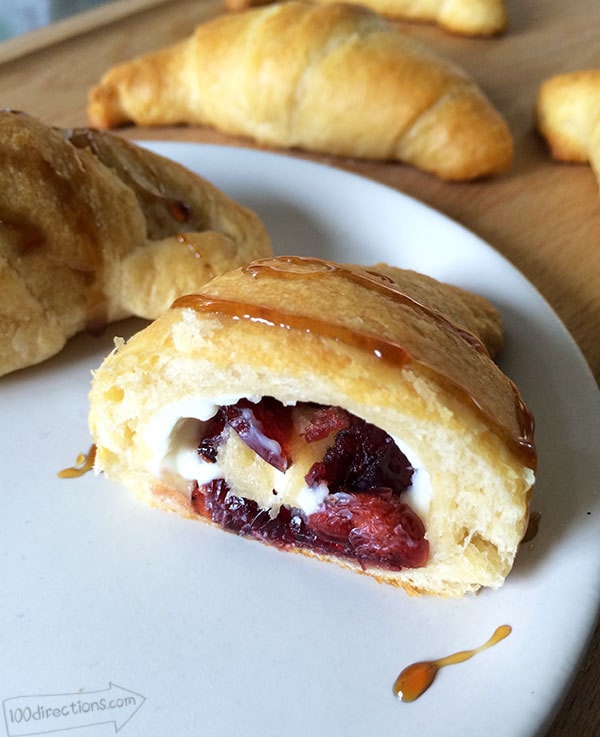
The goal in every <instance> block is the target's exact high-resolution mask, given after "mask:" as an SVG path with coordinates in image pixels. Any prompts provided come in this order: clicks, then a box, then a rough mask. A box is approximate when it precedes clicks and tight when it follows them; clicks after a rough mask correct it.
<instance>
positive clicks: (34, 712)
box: [2, 682, 146, 737]
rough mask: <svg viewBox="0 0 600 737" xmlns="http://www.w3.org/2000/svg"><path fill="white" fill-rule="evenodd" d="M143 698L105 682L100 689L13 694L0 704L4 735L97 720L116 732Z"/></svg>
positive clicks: (83, 724)
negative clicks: (0, 705) (106, 685)
mask: <svg viewBox="0 0 600 737" xmlns="http://www.w3.org/2000/svg"><path fill="white" fill-rule="evenodd" d="M145 700H146V699H145V697H144V696H142V695H141V694H138V693H135V692H134V691H130V690H129V689H126V688H122V687H121V686H117V685H116V684H114V683H110V682H109V684H108V688H106V689H104V690H102V691H88V692H78V693H70V694H46V695H43V696H15V697H13V698H11V699H5V700H4V701H3V702H2V706H3V709H4V721H5V723H6V732H7V734H8V737H25V735H34V734H47V733H50V732H61V731H62V730H65V729H75V728H78V727H92V726H97V725H99V724H113V725H114V729H115V732H119V731H120V730H121V729H123V727H124V726H125V725H126V724H127V722H128V721H129V720H130V719H131V717H132V716H133V715H134V714H135V713H136V712H137V711H138V709H139V708H140V707H141V706H142V704H143V703H144V701H145Z"/></svg>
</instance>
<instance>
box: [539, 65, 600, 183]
mask: <svg viewBox="0 0 600 737" xmlns="http://www.w3.org/2000/svg"><path fill="white" fill-rule="evenodd" d="M536 117H537V127H538V130H539V131H540V133H541V134H542V135H543V136H544V138H545V139H546V141H547V142H548V145H549V146H550V150H551V152H552V155H553V156H554V158H556V159H558V160H561V161H583V162H585V161H589V162H590V164H591V166H592V169H593V170H594V172H595V174H596V177H597V179H598V182H599V184H600V69H587V70H583V71H578V72H571V73H568V74H557V75H556V76H553V77H550V78H549V79H547V80H546V81H545V82H544V83H543V84H542V85H541V87H540V90H539V93H538V99H537V105H536Z"/></svg>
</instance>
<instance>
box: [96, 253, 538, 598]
mask: <svg viewBox="0 0 600 737" xmlns="http://www.w3.org/2000/svg"><path fill="white" fill-rule="evenodd" d="M501 334H502V326H501V322H500V317H499V315H498V313H497V311H496V310H495V309H494V308H493V307H492V306H491V305H490V304H489V303H488V302H487V301H486V300H485V299H483V298H481V297H476V296H475V295H471V294H469V293H467V292H464V291H462V290H460V289H457V288H456V287H451V286H448V285H444V284H441V283H439V282H437V281H435V280H434V279H431V278H428V277H426V276H423V275H421V274H417V273H415V272H412V271H404V270H400V269H397V268H393V267H389V266H385V265H381V264H380V265H377V266H375V267H373V268H370V269H368V268H365V267H358V266H351V265H348V264H337V263H334V262H329V261H321V260H319V259H315V258H300V257H278V258H272V259H263V260H261V261H257V262H253V263H251V264H249V265H247V266H246V267H243V268H241V269H236V270H235V271H232V272H229V273H228V274H225V275H223V276H221V277H218V278H217V279H215V280H213V281H212V282H210V284H207V285H206V286H205V287H203V288H202V290H201V291H200V293H199V294H197V295H191V296H188V297H184V298H182V299H181V300H178V301H177V302H176V303H175V305H174V307H173V308H172V309H171V310H169V311H168V312H167V313H165V314H164V315H162V316H161V317H160V318H159V319H158V320H157V321H155V322H154V323H152V325H150V326H149V327H148V328H146V329H145V330H143V331H142V332H140V333H138V334H137V335H136V336H134V337H133V338H132V339H131V340H129V342H127V343H126V344H123V342H122V341H121V342H120V343H119V344H118V345H117V348H116V349H115V351H114V352H113V353H112V354H111V355H110V356H109V357H107V359H106V360H105V361H104V363H103V364H102V366H101V367H100V368H99V369H98V371H97V372H95V375H94V380H93V386H92V391H91V395H90V397H91V409H90V427H91V432H92V437H93V439H94V441H95V443H96V445H97V455H96V470H98V471H104V472H105V473H106V474H107V476H108V477H109V478H111V479H113V480H115V481H118V482H120V483H123V484H125V485H126V486H128V487H129V488H130V489H132V490H133V491H134V492H135V493H136V494H138V495H139V496H140V497H141V499H143V500H144V501H146V502H149V503H151V504H154V505H157V506H159V507H161V508H163V509H167V510H173V511H177V512H179V513H180V514H183V515H184V516H187V517H190V518H193V519H201V520H203V521H207V522H212V523H213V524H216V525H218V526H220V527H223V528H225V529H227V530H230V531H233V532H237V533H238V534H241V535H245V536H248V537H250V538H254V539H258V540H261V541H263V542H266V543H268V544H272V545H275V546H276V547H278V548H282V549H284V550H294V551H297V552H302V553H305V554H307V555H311V556H317V557H319V558H322V559H324V560H329V561H332V562H337V563H340V564H341V565H343V566H346V567H349V568H351V569H353V570H357V571H362V572H365V573H368V574H369V575H372V576H374V577H375V578H377V579H378V580H380V581H384V582H387V583H391V584H393V585H396V586H401V587H403V588H405V589H406V590H407V591H409V592H410V593H430V594H438V595H443V596H460V595H462V594H464V593H466V592H469V591H475V590H477V589H478V588H479V587H481V586H489V587H494V588H496V587H498V586H500V585H501V584H502V583H503V581H504V578H505V576H506V575H507V574H508V572H509V571H510V569H511V566H512V564H513V561H514V557H515V554H516V551H517V548H518V545H519V541H520V540H521V538H522V536H523V533H524V532H525V528H526V525H527V516H528V504H529V493H530V487H531V484H532V483H533V478H534V473H533V469H534V468H535V446H534V443H533V423H532V419H531V416H530V415H529V412H528V410H527V408H526V407H525V405H524V403H523V401H522V399H521V398H520V396H519V393H518V391H517V390H516V388H515V387H514V385H513V384H512V383H511V382H510V381H509V380H508V379H507V377H506V376H504V375H503V374H502V372H501V371H500V369H499V368H498V367H497V366H496V364H495V363H494V362H493V361H492V359H491V358H490V355H489V353H488V351H487V350H486V347H484V342H483V341H485V343H486V344H487V345H489V346H490V348H492V349H496V348H498V346H499V344H500V342H501ZM167 366H168V371H167V370H165V369H166V367H167Z"/></svg>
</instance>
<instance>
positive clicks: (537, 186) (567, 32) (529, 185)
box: [0, 0, 600, 737]
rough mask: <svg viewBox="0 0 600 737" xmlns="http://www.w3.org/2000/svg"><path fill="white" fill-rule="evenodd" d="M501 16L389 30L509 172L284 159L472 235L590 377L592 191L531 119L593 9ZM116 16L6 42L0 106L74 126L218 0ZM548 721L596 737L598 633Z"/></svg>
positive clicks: (210, 136)
mask: <svg viewBox="0 0 600 737" xmlns="http://www.w3.org/2000/svg"><path fill="white" fill-rule="evenodd" d="M506 6H507V10H508V13H509V16H510V28H509V30H508V31H507V33H506V34H504V35H503V36H500V37H498V38H493V39H478V38H464V37H460V36H454V35H450V34H448V33H444V32H443V31H442V30H440V29H438V28H436V27H435V26H428V25H419V24H407V23H398V27H399V28H401V29H402V30H403V31H406V32H408V33H410V34H413V35H414V36H417V37H419V38H421V39H423V40H425V41H426V42H428V43H429V44H430V45H431V46H433V47H435V48H437V49H438V50H439V51H441V52H442V53H443V54H445V55H446V56H447V57H449V58H451V59H453V60H455V61H456V62H457V63H458V64H460V65H461V66H462V67H463V68H465V69H466V70H467V71H468V72H470V73H471V74H472V75H473V76H474V77H475V78H476V79H477V80H478V82H479V84H480V86H481V87H482V88H483V89H484V90H485V92H486V93H487V94H488V96H489V97H490V99H491V100H492V102H493V103H494V104H495V105H496V107H497V108H498V109H499V110H500V111H501V112H502V114H503V115H504V117H505V118H506V120H507V122H508V123H509V125H510V128H511V130H512V132H513V135H514V138H515V159H514V164H513V167H512V169H511V170H510V171H509V172H508V173H507V174H504V175H502V176H500V177H496V178H493V179H490V180H487V181H482V182H477V183H469V184H457V183H446V182H442V181H440V180H437V179H436V178H434V177H432V176H430V175H427V174H424V173H422V172H419V171H417V170H414V169H411V168H410V167H407V166H402V165H399V164H394V163H377V162H364V161H363V162H359V161H356V160H351V159H334V158H332V157H326V156H316V155H310V154H305V153H302V152H292V154H293V155H295V156H299V157H303V158H306V159H310V160H314V161H323V162H326V163H329V164H333V165H336V166H338V167H340V168H343V169H346V170H348V171H352V172H356V173H359V174H362V175H364V176H366V177H369V178H371V179H375V180H377V181H379V182H383V183H385V184H387V185H389V186H391V187H394V188H395V189H397V190H400V191H402V192H406V193H408V194H410V195H412V196H414V197H417V198H418V199H420V200H422V201H423V202H425V203H427V204H429V205H431V206H433V207H435V208H436V209H438V210H440V211H441V212H443V213H445V214H446V215H448V216H450V217H451V218H453V219H454V220H456V221H458V222H460V223H462V224H464V225H465V226H466V227H468V228H469V229H471V230H472V231H474V232H475V233H476V234H478V235H479V236H481V237H482V238H483V239H485V240H486V241H487V242H488V243H490V244H491V245H492V246H493V247H495V248H496V249H497V250H498V251H500V252H501V253H502V254H504V256H506V257H507V258H508V259H509V260H510V261H511V262H512V263H513V264H514V265H515V266H516V267H517V268H518V269H520V270H521V271H522V272H523V274H525V276H526V277H527V278H528V279H529V280H530V281H531V282H532V283H533V284H534V285H535V286H536V287H537V288H538V290H539V291H540V292H541V293H542V295H543V296H544V297H545V298H546V299H547V301H548V302H549V303H550V305H551V306H552V307H553V308H554V310H555V311H556V312H557V314H558V315H559V316H560V318H561V319H562V320H563V322H564V323H565V325H566V327H567V328H568V330H569V331H570V332H571V334H572V336H573V337H574V339H575V341H576V342H577V344H578V345H579V347H580V349H581V350H582V352H583V354H584V356H585V358H586V359H587V362H588V364H589V366H590V369H591V371H592V373H593V374H594V376H595V378H596V381H599V380H600V329H599V326H600V190H599V184H598V181H597V180H596V178H595V177H594V174H593V172H592V170H591V169H590V167H589V166H587V165H570V164H559V163H556V162H554V161H552V160H551V158H550V157H549V155H548V151H547V148H546V146H545V144H544V142H543V141H542V140H541V138H540V137H539V136H538V134H537V133H536V131H535V129H534V120H533V110H534V103H535V98H536V94H537V91H538V88H539V85H540V84H541V82H542V81H543V80H544V79H545V78H547V77H549V76H551V75H553V74H556V73H559V72H567V71H573V70H576V69H583V68H589V67H597V68H600V2H599V1H598V0H572V2H569V3H565V2H564V0H529V1H528V2H522V0H506ZM108 7H109V8H110V6H108ZM114 7H115V9H116V8H118V12H117V13H115V14H114V16H111V15H110V10H109V9H105V10H104V11H103V12H101V13H100V14H99V15H98V16H97V18H98V22H94V19H93V18H92V19H91V22H90V18H83V17H75V18H74V19H72V20H71V21H64V22H62V23H61V26H60V29H59V32H57V31H56V28H52V27H49V28H48V29H42V30H40V31H38V32H36V33H35V37H33V38H32V37H31V36H32V34H30V35H29V36H26V37H23V38H22V39H21V40H20V41H19V40H18V39H17V40H13V41H10V42H7V43H8V47H7V46H5V45H3V44H0V105H1V106H2V107H5V108H13V109H19V110H23V111H26V112H28V113H31V114H33V115H36V116H38V117H40V118H41V119H43V120H44V121H46V122H47V123H51V124H55V125H59V126H64V127H70V126H78V125H85V124H86V123H87V119H86V97H87V93H88V90H89V88H90V86H91V85H93V84H94V83H96V82H97V81H98V80H99V78H100V76H101V75H102V74H103V72H105V71H106V70H107V69H108V68H109V67H110V66H111V65H113V64H115V63H117V62H119V61H122V60H124V59H128V58H131V57H132V56H134V55H136V54H140V53H143V52H145V51H148V50H150V49H156V48H159V47H161V46H164V45H166V44H170V43H171V42H173V41H176V40H179V39H182V38H184V37H186V36H188V35H189V34H190V33H191V32H192V30H193V28H194V26H195V25H197V24H198V23H200V22H202V21H204V20H206V19H208V18H210V17H213V16H214V15H216V14H218V13H221V12H224V9H223V6H222V4H221V3H220V2H218V1H217V0H205V1H204V2H203V1H202V0H180V1H178V2H176V1H171V2H169V1H168V0H166V1H165V0H162V1H161V0H147V3H145V2H144V0H131V2H130V4H129V6H128V7H127V3H126V2H124V0H121V2H117V3H115V4H114ZM90 12H92V11H90ZM45 34H46V35H45ZM120 133H121V134H122V135H126V136H129V137H132V138H137V139H155V140H181V141H200V142H210V143H222V144H225V145H232V146H236V145H243V146H246V147H251V148H252V147H255V146H253V144H252V143H250V142H249V141H245V140H241V139H233V138H231V137H227V136H224V135H221V134H219V133H217V132H215V131H212V130H208V129H204V128H186V127H177V128H172V129H167V128H156V129H152V130H149V129H138V128H126V129H122V130H121V131H120ZM598 462H600V453H599V458H598ZM599 544H600V541H599ZM549 616H550V613H549ZM557 636H559V635H557ZM549 645H550V643H549ZM552 716H553V719H552V723H551V725H547V729H546V730H545V731H544V737H595V736H597V735H598V734H600V633H599V632H596V634H595V635H594V637H593V639H592V641H591V646H590V649H589V651H588V654H587V656H586V658H585V659H584V661H583V663H582V664H581V668H580V671H579V673H578V675H577V677H576V680H575V682H574V683H573V685H572V688H571V689H570V691H569V692H568V693H567V694H566V695H565V700H564V702H563V705H562V707H561V709H560V710H559V712H558V713H557V714H556V715H552Z"/></svg>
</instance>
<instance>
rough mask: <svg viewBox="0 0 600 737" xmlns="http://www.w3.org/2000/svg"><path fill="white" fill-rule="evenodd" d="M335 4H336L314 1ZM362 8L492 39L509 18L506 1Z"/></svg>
mask: <svg viewBox="0 0 600 737" xmlns="http://www.w3.org/2000/svg"><path fill="white" fill-rule="evenodd" d="M271 1H272V0H225V7H226V8H228V9H229V10H242V9H244V8H249V7H253V6H256V5H266V4H268V3H269V2H271ZM312 2H315V3H322V4H325V3H332V2H335V0H312ZM357 4H358V5H363V6H364V7H365V8H370V9H371V10H374V11H376V12H377V13H381V14H382V15H386V16H389V17H390V18H402V19H405V20H414V21H425V22H427V23H437V24H438V25H439V26H440V27H441V28H443V29H445V30H446V31H451V32H452V33H460V34H463V35H466V36H491V35H495V34H498V33H502V31H504V30H506V26H507V23H508V17H507V14H506V8H505V6H504V0H360V2H359V3H357Z"/></svg>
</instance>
